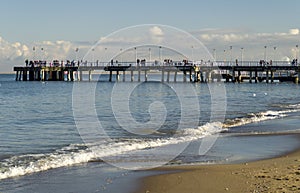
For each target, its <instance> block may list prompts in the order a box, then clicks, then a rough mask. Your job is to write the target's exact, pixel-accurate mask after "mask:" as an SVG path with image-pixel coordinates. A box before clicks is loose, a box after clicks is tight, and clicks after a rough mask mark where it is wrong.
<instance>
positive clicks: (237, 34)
mask: <svg viewBox="0 0 300 193" xmlns="http://www.w3.org/2000/svg"><path fill="white" fill-rule="evenodd" d="M191 34H192V35H193V36H195V37H196V38H197V39H199V40H200V41H201V42H202V43H203V44H204V45H205V46H206V47H207V49H208V50H209V51H210V52H211V53H212V55H213V56H216V59H217V60H221V61H222V60H228V59H229V57H232V58H234V59H240V58H241V52H242V51H243V57H244V58H243V59H244V60H260V59H263V57H264V52H265V51H266V52H267V58H268V59H272V60H291V59H293V58H295V57H296V56H298V57H299V55H300V54H299V49H298V47H296V45H298V44H299V45H300V30H299V29H297V28H293V29H289V30H287V32H274V33H256V32H252V31H250V30H245V29H204V30H198V31H193V32H191ZM149 35H150V37H151V38H152V39H153V40H155V42H156V43H157V44H159V43H160V42H162V41H163V40H164V38H167V37H164V35H165V34H164V32H163V30H162V29H161V28H159V27H152V28H150V29H149ZM102 39H103V38H102ZM129 41H137V42H138V41H139V37H136V38H135V39H126V38H120V39H114V40H111V39H107V43H108V44H112V43H113V44H114V46H118V47H120V50H121V49H122V48H124V47H126V45H128V42H129ZM94 43H95V42H75V41H74V42H70V41H64V40H59V41H42V42H33V43H30V44H25V43H22V42H9V41H7V40H5V37H1V35H0V72H12V68H13V66H18V65H19V66H22V65H24V61H25V60H26V59H28V60H47V61H48V62H50V61H52V60H55V59H57V60H73V59H76V57H77V58H78V59H80V58H83V57H84V55H85V54H86V53H87V51H88V50H89V49H91V47H92V46H93V45H94ZM191 46H192V45H191ZM265 46H266V48H265ZM77 48H78V49H79V51H78V52H76V49H77ZM230 48H231V49H230ZM213 50H214V51H213ZM229 51H230V54H229ZM213 52H215V53H213ZM229 55H230V56H229Z"/></svg>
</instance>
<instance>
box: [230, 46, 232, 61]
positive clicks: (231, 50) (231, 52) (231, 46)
mask: <svg viewBox="0 0 300 193" xmlns="http://www.w3.org/2000/svg"><path fill="white" fill-rule="evenodd" d="M229 49H230V64H231V65H232V46H229Z"/></svg>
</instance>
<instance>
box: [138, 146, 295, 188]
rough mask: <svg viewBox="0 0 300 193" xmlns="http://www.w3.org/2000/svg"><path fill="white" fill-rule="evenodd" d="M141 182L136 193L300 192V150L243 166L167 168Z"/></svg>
mask: <svg viewBox="0 0 300 193" xmlns="http://www.w3.org/2000/svg"><path fill="white" fill-rule="evenodd" d="M155 170H158V171H166V172H170V171H171V173H167V174H161V175H154V176H149V177H146V178H143V179H141V180H140V188H139V189H138V190H137V191H136V193H153V192H154V193H169V192H170V193H171V192H172V193H182V192H189V193H196V192H197V193H199V192H200V193H201V192H204V193H206V192H209V193H220V192H230V193H235V192H236V193H241V192H260V193H261V192H300V148H298V149H297V150H295V151H292V152H290V153H287V154H285V155H281V156H279V157H275V158H269V159H264V160H258V161H253V162H249V163H240V164H216V165H193V166H167V167H161V168H157V169H155Z"/></svg>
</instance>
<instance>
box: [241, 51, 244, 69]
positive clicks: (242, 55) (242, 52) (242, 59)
mask: <svg viewBox="0 0 300 193" xmlns="http://www.w3.org/2000/svg"><path fill="white" fill-rule="evenodd" d="M243 61H244V48H243V47H241V66H243Z"/></svg>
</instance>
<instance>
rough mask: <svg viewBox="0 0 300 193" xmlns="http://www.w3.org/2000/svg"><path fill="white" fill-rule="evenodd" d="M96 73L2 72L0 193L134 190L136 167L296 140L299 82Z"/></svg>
mask: <svg viewBox="0 0 300 193" xmlns="http://www.w3.org/2000/svg"><path fill="white" fill-rule="evenodd" d="M98 78H99V77H98V76H96V75H95V76H94V77H93V79H94V81H92V82H50V81H49V82H29V81H28V82H18V81H15V80H14V75H0V109H1V110H0V120H1V123H0V192H118V191H120V190H122V192H126V191H127V192H131V191H133V189H134V186H133V185H134V184H136V181H137V179H138V178H140V177H142V176H146V175H150V174H151V173H150V172H145V171H144V172H141V171H139V172H138V171H136V169H140V170H144V169H148V168H152V167H156V166H160V165H179V164H214V163H233V162H245V161H251V160H257V159H264V158H269V157H274V156H278V155H281V154H284V153H286V152H288V151H292V150H294V149H295V148H297V147H299V144H300V142H299V138H298V133H299V131H300V126H299V116H300V92H299V86H298V85H297V84H293V83H272V84H266V83H259V84H248V83H241V84H233V83H226V84H225V83H208V84H206V83H189V82H187V83H183V82H177V83H161V82H159V81H158V80H160V76H159V75H154V76H153V77H152V79H151V78H150V77H149V80H150V81H148V82H140V83H138V82H135V83H131V82H106V80H108V77H107V75H102V76H101V77H100V78H99V79H98ZM133 85H134V86H133ZM76 90H77V91H84V92H83V93H82V92H75V91H76ZM214 90H217V92H214ZM181 91H185V92H181ZM89 92H91V93H89ZM75 95H76V96H75ZM223 99H226V100H225V101H223ZM219 100H220V101H221V102H220V101H219ZM74 101H75V102H76V103H75V104H74ZM89 104H94V105H93V106H92V108H89ZM77 107H80V108H81V109H79V110H78V109H77ZM85 108H86V109H85ZM82 109H85V110H82ZM80 110H81V111H80ZM92 117H94V119H92ZM95 118H96V121H95ZM223 118H224V119H223ZM195 119H196V120H195ZM153 120H154V121H153ZM81 123H83V124H81ZM158 123H159V124H158ZM194 123H196V125H194ZM97 126H98V127H97ZM99 126H100V127H99ZM207 139H210V140H208V141H209V144H208V147H207V148H206V149H205V151H201V147H203V143H204V142H203V141H205V140H207ZM203 152H204V153H203Z"/></svg>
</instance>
